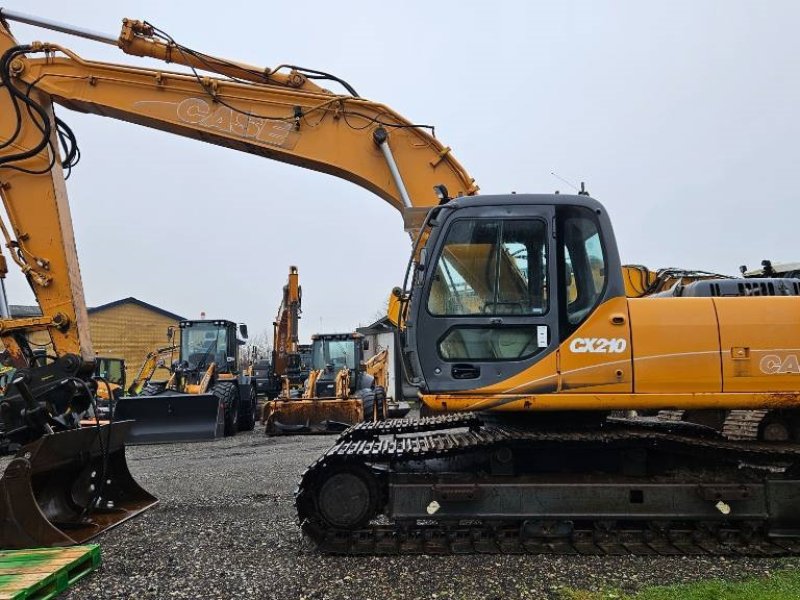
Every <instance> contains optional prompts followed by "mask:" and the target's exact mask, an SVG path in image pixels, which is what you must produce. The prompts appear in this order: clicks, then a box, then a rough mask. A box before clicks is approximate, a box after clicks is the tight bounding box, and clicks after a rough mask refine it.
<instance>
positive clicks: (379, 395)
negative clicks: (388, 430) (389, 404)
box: [373, 385, 386, 421]
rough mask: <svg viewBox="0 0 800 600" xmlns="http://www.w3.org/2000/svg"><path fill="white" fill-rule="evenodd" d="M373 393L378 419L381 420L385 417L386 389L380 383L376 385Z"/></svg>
mask: <svg viewBox="0 0 800 600" xmlns="http://www.w3.org/2000/svg"><path fill="white" fill-rule="evenodd" d="M373 394H374V395H375V404H376V405H377V406H376V409H377V413H378V417H377V418H378V421H383V420H384V419H385V418H386V390H385V389H384V387H383V386H382V385H376V386H375V390H374V392H373Z"/></svg>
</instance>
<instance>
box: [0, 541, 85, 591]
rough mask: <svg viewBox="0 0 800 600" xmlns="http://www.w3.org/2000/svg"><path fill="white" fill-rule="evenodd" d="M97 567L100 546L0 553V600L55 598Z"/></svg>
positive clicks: (2, 551) (5, 551) (1, 551)
mask: <svg viewBox="0 0 800 600" xmlns="http://www.w3.org/2000/svg"><path fill="white" fill-rule="evenodd" d="M99 566H100V546H98V545H97V544H88V545H85V546H72V547H70V548H32V549H29V550H0V600H34V599H35V600H47V599H48V598H55V597H56V596H57V595H58V594H60V593H61V592H63V591H64V590H66V589H67V588H68V587H69V586H71V585H72V584H73V583H75V582H76V581H78V580H79V579H80V578H81V577H83V576H84V575H86V574H88V573H91V572H92V571H94V570H95V569H96V568H97V567H99Z"/></svg>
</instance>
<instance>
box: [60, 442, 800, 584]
mask: <svg viewBox="0 0 800 600" xmlns="http://www.w3.org/2000/svg"><path fill="white" fill-rule="evenodd" d="M333 439H334V438H332V437H319V436H308V437H295V438H269V437H266V436H265V435H264V434H263V432H262V431H261V430H260V428H257V430H256V431H255V432H253V433H247V434H239V435H237V436H236V437H235V438H227V439H224V440H219V441H215V442H208V443H199V444H181V445H177V444H176V445H162V446H139V447H133V448H129V449H128V460H129V462H130V466H131V471H132V472H133V474H134V476H135V477H136V478H137V479H138V481H139V482H140V483H141V484H142V485H143V486H144V487H145V488H146V489H148V490H149V491H150V492H152V493H154V494H155V495H156V496H158V497H159V498H160V500H161V503H160V504H159V506H158V507H156V508H155V509H152V510H150V511H149V512H147V513H145V514H144V515H142V516H140V517H138V518H136V519H133V520H131V521H129V522H127V523H124V524H122V525H121V526H120V527H118V528H116V529H114V530H111V531H109V532H107V533H106V534H104V535H102V536H100V537H99V538H97V539H96V540H95V541H97V542H98V543H100V545H101V549H102V556H103V563H104V564H103V567H102V568H101V569H100V570H98V571H97V572H96V573H94V574H92V575H90V576H89V577H87V578H86V579H84V580H82V581H80V582H79V583H78V584H77V585H75V587H74V588H72V590H71V591H69V592H68V593H67V594H66V595H65V597H66V598H69V599H71V600H77V599H79V598H92V599H94V598H137V599H139V598H159V599H161V598H282V599H294V598H309V599H318V600H322V599H339V598H342V599H344V598H358V599H362V600H366V599H373V600H377V599H380V600H388V599H390V598H438V599H442V598H458V599H468V598H498V599H500V598H503V599H505V598H537V599H538V598H558V597H559V588H560V587H563V586H566V587H577V588H587V589H601V588H606V587H619V588H623V589H625V590H635V589H637V588H639V587H641V586H643V585H645V584H668V583H677V582H689V581H696V580H698V579H706V578H741V577H746V576H758V575H765V574H767V573H769V572H770V571H772V570H775V569H778V568H784V567H794V568H800V559H780V560H778V559H730V558H697V557H687V558H683V557H564V556H561V557H558V556H554V557H549V556H491V555H489V556H487V555H476V556H452V557H426V556H406V557H353V558H347V557H344V558H343V557H329V556H324V555H320V554H318V553H317V552H316V551H315V550H314V548H313V547H312V546H311V544H310V543H308V542H306V541H305V540H303V539H302V538H301V535H300V530H299V528H298V526H297V524H296V523H295V512H294V506H293V499H292V494H293V491H294V488H295V485H296V483H297V480H298V478H299V474H300V473H301V471H302V470H303V469H304V467H305V466H306V465H307V464H309V463H311V462H312V461H313V459H314V458H315V457H316V456H318V455H319V454H320V453H321V452H322V451H323V450H324V449H325V448H326V447H327V446H328V445H329V444H331V443H332V441H333Z"/></svg>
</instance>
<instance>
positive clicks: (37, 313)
mask: <svg viewBox="0 0 800 600" xmlns="http://www.w3.org/2000/svg"><path fill="white" fill-rule="evenodd" d="M122 304H135V305H136V306H141V307H142V308H145V309H147V310H152V311H153V312H156V313H158V314H160V315H163V316H165V317H168V318H170V319H174V320H176V321H185V320H186V317H182V316H180V315H176V314H175V313H173V312H169V311H168V310H164V309H163V308H159V307H158V306H155V305H153V304H149V303H148V302H143V301H142V300H139V299H138V298H134V297H133V296H129V297H128V298H123V299H122V300H115V301H114V302H109V303H108V304H101V305H100V306H93V307H91V308H88V309H87V311H88V312H89V314H92V313H96V312H100V311H102V310H106V309H109V308H114V307H115V306H120V305H122ZM8 310H9V312H10V313H11V316H12V317H15V318H25V317H41V316H42V311H41V309H40V308H39V307H38V306H30V305H25V304H11V305H9V307H8Z"/></svg>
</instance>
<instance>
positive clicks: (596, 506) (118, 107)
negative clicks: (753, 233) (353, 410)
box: [0, 10, 800, 556]
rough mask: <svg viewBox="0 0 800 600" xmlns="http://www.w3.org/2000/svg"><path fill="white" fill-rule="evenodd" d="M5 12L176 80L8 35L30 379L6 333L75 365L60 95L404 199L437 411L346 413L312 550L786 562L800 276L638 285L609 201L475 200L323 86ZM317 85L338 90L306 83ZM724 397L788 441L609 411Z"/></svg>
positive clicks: (422, 369)
mask: <svg viewBox="0 0 800 600" xmlns="http://www.w3.org/2000/svg"><path fill="white" fill-rule="evenodd" d="M0 15H2V17H3V18H4V19H5V20H13V19H16V20H23V21H25V22H27V23H33V24H39V25H42V26H46V27H50V28H53V29H58V30H60V31H67V32H69V33H73V34H76V35H83V36H84V37H90V38H91V39H95V40H97V41H100V42H105V43H110V44H113V45H118V46H119V47H120V49H121V50H123V51H125V52H128V53H131V54H135V55H141V56H150V57H155V58H160V59H162V60H166V61H171V62H175V63H179V64H182V65H184V66H187V67H189V68H190V69H192V72H191V74H181V73H173V72H166V71H161V70H154V69H139V68H134V67H129V66H121V65H109V64H106V63H97V62H92V61H87V60H84V59H82V58H80V57H79V56H77V55H76V54H75V53H73V52H71V51H70V50H68V49H66V48H63V47H60V46H57V45H54V44H48V43H33V44H26V45H19V44H18V43H17V42H16V41H15V40H14V39H13V37H12V36H11V34H10V32H9V31H8V28H7V27H4V28H3V29H2V30H1V31H0V44H2V46H3V47H2V59H1V60H0V78H2V82H3V85H4V88H3V90H2V91H3V92H5V95H3V96H2V98H1V99H0V102H2V112H0V114H2V115H3V117H2V119H0V134H2V136H0V139H3V140H6V141H8V140H12V141H13V143H5V145H3V146H2V147H0V167H4V168H3V169H1V170H0V174H2V177H1V179H2V181H1V182H0V183H2V186H0V192H1V193H2V197H3V202H4V205H5V207H6V212H7V215H8V219H9V221H10V222H11V228H10V229H9V228H8V227H5V226H3V227H2V228H0V229H2V233H3V235H4V236H5V237H6V241H7V244H8V246H9V249H10V250H12V252H11V255H12V258H13V259H14V260H15V262H17V263H18V265H19V266H20V268H22V270H23V272H25V273H26V275H27V276H28V278H29V281H30V282H31V285H32V286H33V288H34V291H35V293H36V295H37V301H38V302H39V304H40V306H41V307H42V317H41V318H39V319H33V320H31V319H27V320H12V319H3V320H2V321H0V322H1V323H2V325H3V329H2V331H0V338H2V340H3V343H4V345H5V347H6V352H7V354H8V362H9V363H10V364H13V363H14V362H15V361H18V362H22V363H23V364H22V365H20V366H21V368H22V369H23V370H24V368H25V365H24V362H25V358H26V351H25V350H24V343H21V341H20V340H21V338H20V335H19V334H20V333H23V332H25V331H29V330H31V329H32V328H33V329H40V330H41V329H44V330H47V331H49V332H50V334H51V337H52V338H53V346H54V348H53V349H54V351H55V352H56V354H57V355H58V358H59V360H58V361H56V363H55V364H56V366H55V367H52V368H61V369H62V370H65V369H67V368H69V369H72V371H70V372H74V373H75V375H74V377H76V378H77V379H78V380H79V381H85V380H86V379H85V378H87V377H88V376H89V375H88V373H90V372H91V369H90V368H89V367H90V366H91V362H92V353H91V351H90V350H91V343H90V341H89V339H88V335H87V328H86V311H85V306H84V304H83V294H82V288H81V283H80V274H79V270H78V268H77V256H76V254H75V249H74V239H73V234H72V228H71V223H70V219H69V212H68V205H67V202H66V195H65V186H64V184H63V176H62V166H63V165H70V164H71V162H72V160H71V158H70V157H72V158H74V154H75V153H74V152H72V151H71V150H72V148H73V147H74V144H73V142H74V139H73V136H72V135H71V134H70V133H69V130H68V129H67V128H66V127H65V125H64V124H63V123H62V122H61V121H60V120H57V119H56V118H55V117H54V114H53V110H52V107H53V103H59V104H61V105H63V106H66V107H67V108H70V109H73V110H79V111H83V112H94V113H97V114H101V115H105V116H110V117H113V118H118V119H125V120H127V121H130V122H134V123H139V124H142V125H145V126H149V127H153V128H157V129H162V130H165V131H168V132H171V133H175V134H179V135H185V136H189V137H193V138H196V139H200V140H203V141H208V142H211V143H215V144H219V145H223V146H226V147H231V148H235V149H239V150H242V151H246V152H251V153H254V154H259V155H261V156H265V157H268V158H272V159H276V160H282V161H285V162H288V163H291V164H296V165H300V166H304V167H308V168H312V169H316V170H319V171H322V172H326V173H330V174H333V175H337V176H340V177H342V178H344V179H347V180H350V181H352V182H355V183H357V184H358V185H361V186H363V187H364V188H366V189H369V190H371V191H373V192H375V193H376V194H377V195H378V196H379V197H381V198H383V199H384V200H387V201H388V202H390V203H391V204H392V205H393V206H395V207H397V208H398V209H399V210H401V211H403V214H404V222H405V225H406V228H407V229H409V230H410V231H411V232H414V234H415V242H414V247H413V250H412V253H411V258H410V260H409V264H408V268H407V271H406V276H405V281H404V283H403V285H402V286H401V287H398V288H397V289H395V290H394V291H393V293H392V296H391V298H390V309H391V316H392V318H393V319H394V321H395V323H396V324H397V326H398V328H399V331H400V334H401V347H402V355H403V360H404V361H405V366H406V370H407V374H408V376H409V380H410V382H411V383H412V384H414V385H415V386H416V387H417V388H418V390H419V399H420V401H421V402H423V403H424V404H425V405H426V406H427V407H428V408H429V409H431V410H432V411H434V412H435V413H436V414H434V415H433V416H431V417H427V418H424V419H419V420H410V419H397V420H384V421H369V422H363V423H359V424H357V425H355V426H353V427H351V428H349V429H348V430H346V431H344V432H343V433H342V434H341V435H340V436H339V438H338V439H337V441H336V442H335V443H334V444H333V445H332V446H331V447H330V448H329V449H328V450H327V451H325V452H324V454H323V455H322V456H320V457H319V458H318V459H317V460H316V461H314V462H313V463H312V464H311V465H310V466H309V467H308V469H307V470H306V471H305V473H304V474H303V475H302V476H301V479H300V482H299V485H298V489H297V492H296V496H295V504H296V509H297V513H298V518H299V521H300V524H301V528H302V531H303V532H304V534H305V535H306V536H308V537H309V538H310V539H311V540H312V541H313V542H314V543H315V544H316V545H317V546H318V548H319V549H320V550H321V551H323V552H330V553H336V554H364V553H374V554H398V553H440V554H442V553H445V554H446V553H475V552H479V553H503V552H508V553H522V552H530V553H565V554H576V553H581V554H618V553H633V554H654V553H656V554H714V555H728V554H730V555H737V556H741V555H757V556H765V555H769V556H776V555H794V554H798V553H800V511H798V502H800V500H799V499H800V470H799V469H798V467H800V444H797V443H796V441H795V438H796V434H797V420H798V419H797V417H798V405H799V404H800V367H798V366H797V365H798V354H797V350H796V347H797V342H796V340H797V339H798V336H799V335H800V317H799V316H798V315H800V310H798V309H800V298H798V296H800V290H797V291H796V293H787V294H783V295H771V294H769V293H765V294H764V295H760V296H752V295H751V296H743V295H736V294H728V293H726V292H727V291H728V290H729V287H730V285H731V284H730V283H729V282H728V281H727V280H703V281H697V282H695V283H693V284H691V286H693V287H692V291H691V293H690V294H684V295H682V296H680V297H675V296H672V297H644V298H629V297H627V296H626V293H625V283H624V281H623V271H622V266H621V263H620V258H619V253H618V250H617V246H616V241H615V237H614V232H613V228H612V225H611V219H610V216H609V214H608V212H607V211H606V209H605V207H604V206H603V205H602V204H601V203H600V202H598V201H597V200H594V199H593V198H591V197H589V196H587V195H575V196H571V195H558V194H503V195H481V196H477V195H476V194H477V191H478V189H477V186H476V185H475V183H474V181H473V179H472V178H471V177H469V175H468V174H467V173H466V171H465V170H464V169H463V167H461V166H460V165H459V164H458V162H456V161H455V159H454V158H453V156H452V153H451V152H450V150H449V149H448V148H446V147H445V146H443V145H442V144H441V143H440V142H438V141H437V140H436V139H435V138H434V137H433V136H432V135H431V134H430V133H429V131H428V130H426V129H424V128H423V127H421V126H415V125H414V124H413V123H410V122H408V121H406V120H405V119H403V118H402V117H400V116H399V115H398V114H397V113H395V112H394V111H392V110H390V109H389V108H387V107H385V106H383V105H380V104H376V103H373V102H370V101H367V100H364V99H361V98H359V97H357V95H356V94H355V90H354V89H353V88H352V86H349V85H348V84H346V83H343V82H342V80H340V79H338V78H335V77H333V76H331V75H328V74H326V73H322V72H320V71H312V70H309V69H301V68H299V67H296V66H295V67H291V66H288V67H283V66H282V67H281V68H276V69H263V68H253V67H249V66H246V65H242V64H241V63H233V62H230V61H226V60H223V59H218V58H215V57H211V56H208V55H205V54H203V53H200V52H198V51H194V50H191V49H190V48H188V47H186V46H183V45H181V44H179V43H177V42H176V41H175V40H174V39H172V38H171V37H169V36H168V35H167V34H165V33H164V32H163V31H161V30H159V29H158V28H156V27H155V26H153V25H152V24H149V23H142V22H138V21H129V20H126V21H124V22H123V31H122V34H121V36H120V37H119V38H114V37H109V36H105V35H103V34H98V33H96V32H90V31H85V30H81V29H79V28H75V27H70V26H65V25H63V24H60V23H53V22H49V21H44V20H42V19H38V18H35V17H30V16H28V15H20V14H18V13H11V12H9V11H6V10H3V11H0ZM200 70H202V71H205V72H210V73H212V74H213V76H211V75H201V74H200V73H199V71H200ZM287 71H288V72H287ZM320 79H325V80H328V81H334V82H337V83H343V85H344V87H345V89H347V91H348V94H342V95H336V94H332V93H330V92H326V91H325V90H322V89H321V88H320V87H319V86H317V84H316V83H315V81H318V80H320ZM59 132H61V136H59ZM60 140H63V141H64V142H66V144H65V145H66V147H67V151H66V152H65V153H64V156H63V157H61V156H60V154H59V153H58V151H57V149H56V146H57V144H58V142H59V141H60ZM11 167H16V169H12V168H11ZM19 169H24V170H19ZM12 231H13V234H14V236H13V237H12V236H11V232H12ZM750 281H751V282H753V283H754V284H755V283H758V280H750ZM773 282H774V280H773ZM686 287H687V288H689V287H690V286H686ZM765 290H767V291H768V290H769V286H767V285H766V283H765ZM68 357H72V358H71V359H70V361H67V358H68ZM42 368H44V367H39V369H42ZM31 371H32V374H31V375H29V377H32V378H33V377H39V376H38V373H40V372H41V371H40V370H34V369H31ZM82 377H83V379H82ZM15 381H17V379H15ZM35 381H36V382H37V383H36V384H31V385H27V384H26V383H25V382H24V381H20V382H17V383H12V387H14V388H15V389H18V390H19V396H20V397H21V398H22V399H23V401H24V403H25V404H24V406H27V407H30V409H31V410H32V411H33V410H34V409H35V408H36V407H37V404H38V405H39V406H42V405H45V406H47V403H46V402H45V400H48V399H49V397H54V396H55V393H56V391H57V392H61V393H62V394H63V392H64V388H65V387H66V386H65V385H62V384H61V380H60V379H59V381H58V383H57V384H55V385H54V384H53V383H40V382H41V381H42V379H41V378H37V379H36V380H35ZM47 381H48V382H53V379H52V378H50V379H48V380H47ZM54 387H55V388H56V390H54ZM78 389H80V386H78ZM79 397H80V395H79V393H78V392H75V391H73V390H70V400H73V399H74V398H79ZM50 405H53V406H54V404H53V403H50ZM719 408H724V409H730V410H738V409H742V410H767V411H772V412H773V413H774V414H779V415H780V416H781V418H782V419H783V422H784V423H785V425H786V426H787V427H788V428H789V431H791V432H792V439H791V440H790V441H785V440H784V441H781V440H767V439H762V438H761V437H759V436H758V435H757V434H752V435H750V436H747V437H746V438H745V439H734V440H731V439H726V438H724V437H723V436H721V435H720V434H719V433H718V432H716V431H714V430H713V429H710V428H707V427H703V426H700V425H697V424H693V423H661V422H657V421H656V422H652V423H648V422H643V421H642V420H631V419H625V418H611V417H609V413H611V412H612V411H625V410H629V409H633V410H660V409H719ZM5 412H6V413H9V414H14V415H17V416H19V418H20V419H22V418H23V417H22V415H28V414H29V413H28V411H27V410H26V409H22V408H20V409H19V410H16V409H15V408H14V406H12V407H11V408H9V409H7V410H6V411H5ZM41 412H45V409H43V410H42V411H40V413H39V414H41ZM56 412H57V411H56ZM59 414H60V413H59ZM46 416H47V417H48V418H50V417H51V416H52V413H49V414H47V415H46ZM56 416H58V414H56ZM29 428H31V427H30V425H29ZM31 429H32V433H31V436H34V435H38V439H37V441H34V442H33V443H34V444H35V443H46V444H50V445H51V446H52V445H54V444H55V445H56V446H58V445H59V441H58V440H62V442H61V444H60V446H64V447H65V450H64V452H65V454H62V456H70V457H77V456H79V455H80V456H86V454H85V452H83V450H84V449H85V448H84V447H85V445H86V444H85V443H84V442H85V440H83V439H81V436H84V435H92V436H95V437H96V434H95V433H94V432H93V431H91V430H89V432H88V433H87V431H86V430H81V429H78V430H75V431H66V432H64V433H52V434H51V433H49V432H47V431H42V430H41V429H38V430H37V429H35V428H31ZM109 431H112V432H113V431H114V429H113V428H111V429H109ZM59 436H61V437H59ZM101 437H102V436H101ZM67 440H70V442H69V448H67V445H68V444H67ZM72 440H74V442H73V441H72ZM70 451H71V452H70ZM15 460H26V459H25V456H19V457H18V458H17V459H15ZM27 460H31V459H30V458H29V459H27ZM76 460H77V459H76ZM34 462H35V459H34ZM8 479H9V473H8V471H7V472H6V475H5V476H4V478H3V481H2V482H0V483H3V482H5V481H7V480H8ZM62 483H63V481H62ZM3 484H4V483H3ZM18 484H19V486H20V487H22V488H24V489H27V490H28V491H30V490H31V488H32V487H35V486H37V485H39V484H40V482H37V481H36V480H34V479H32V478H31V477H27V478H26V477H24V476H23V477H22V478H21V480H18ZM4 485H6V487H7V484H4ZM17 491H19V488H17ZM10 497H11V498H12V499H13V498H15V495H14V494H13V493H12V494H10ZM30 497H32V498H34V500H32V501H31V502H32V504H33V506H37V504H36V500H35V499H37V498H38V497H37V495H36V494H30ZM3 499H4V500H3V508H2V510H3V520H4V521H6V522H7V521H9V519H8V517H7V516H6V515H7V514H8V508H7V506H8V505H9V502H10V500H9V494H8V493H6V494H4V495H3ZM42 520H46V517H42ZM73 521H74V519H73ZM59 523H62V522H61V521H59Z"/></svg>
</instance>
